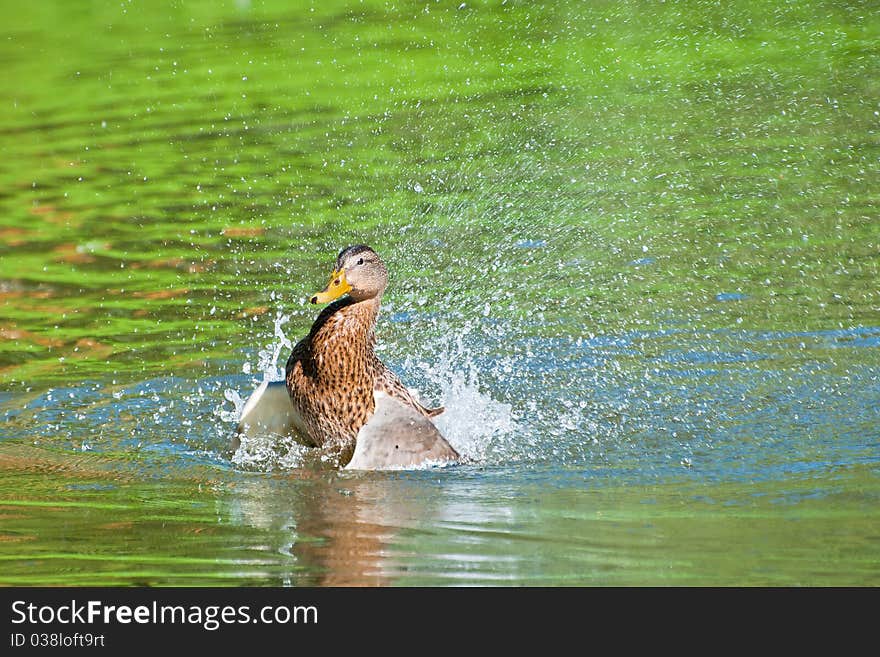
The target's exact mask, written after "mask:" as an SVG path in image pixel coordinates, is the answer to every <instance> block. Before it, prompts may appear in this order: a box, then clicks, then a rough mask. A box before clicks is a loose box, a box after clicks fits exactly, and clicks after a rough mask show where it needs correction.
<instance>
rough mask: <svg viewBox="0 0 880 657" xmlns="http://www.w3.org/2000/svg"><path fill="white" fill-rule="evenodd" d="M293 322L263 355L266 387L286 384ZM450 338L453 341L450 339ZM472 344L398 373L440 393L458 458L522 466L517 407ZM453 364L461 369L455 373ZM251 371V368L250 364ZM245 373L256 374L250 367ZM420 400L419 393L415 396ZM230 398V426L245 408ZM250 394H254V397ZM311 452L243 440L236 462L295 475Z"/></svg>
mask: <svg viewBox="0 0 880 657" xmlns="http://www.w3.org/2000/svg"><path fill="white" fill-rule="evenodd" d="M289 319H290V316H289V315H284V314H283V313H281V312H279V313H278V315H277V316H276V317H275V320H274V339H273V341H272V342H271V343H270V344H269V345H267V346H266V347H264V348H262V349H260V350H259V352H258V354H257V360H258V364H257V367H258V369H259V371H261V372H262V373H263V382H266V381H278V380H282V379H283V376H284V375H283V369H282V368H280V367H278V362H279V358H280V357H281V356H282V354H286V353H287V352H288V351H289V350H290V349H291V348H292V341H291V340H290V339H289V338H288V337H287V335H286V334H285V332H284V328H283V327H284V325H285V324H286V323H287V322H288V321H289ZM447 335H452V333H448V334H447ZM469 344H471V341H469V340H466V339H465V337H464V334H461V333H459V334H457V337H456V338H454V339H452V340H451V341H445V342H443V343H442V344H435V345H432V346H431V347H432V348H430V349H428V352H429V353H431V354H432V355H431V357H430V362H425V361H424V360H421V359H416V358H414V357H412V356H406V358H405V360H404V361H403V363H402V364H401V366H400V367H399V368H395V367H394V363H391V365H392V369H396V370H397V371H398V372H399V373H400V374H401V376H402V378H403V380H404V381H405V382H411V381H410V377H412V378H413V380H417V381H418V382H419V383H420V384H423V385H424V386H425V387H430V389H431V390H432V391H435V393H436V391H439V396H440V400H441V403H442V405H443V406H444V407H445V408H446V410H445V412H444V413H443V414H442V415H440V416H439V417H437V418H436V419H435V424H436V425H437V427H438V428H439V429H440V432H441V433H442V434H443V435H444V436H445V437H446V438H447V440H449V442H450V444H452V446H453V447H455V449H456V450H458V452H459V453H460V454H461V455H462V456H464V457H465V458H466V459H467V460H468V461H469V462H472V463H486V462H490V461H497V460H502V461H503V460H508V461H509V460H516V458H517V457H518V455H520V454H519V452H520V451H521V450H522V447H523V445H528V444H529V443H528V441H526V442H522V441H519V444H518V445H515V443H514V440H513V439H514V437H516V436H519V437H521V436H522V435H523V433H524V432H523V431H522V429H521V427H520V426H519V425H518V423H517V420H516V417H515V414H514V411H513V407H512V406H511V405H510V404H508V403H505V402H503V401H499V400H498V399H496V398H494V397H493V396H492V395H491V394H490V393H489V392H488V391H487V386H486V385H485V384H484V382H483V381H482V380H481V375H480V372H479V367H478V365H477V362H478V358H477V354H476V353H475V352H474V351H473V350H472V349H471V348H469V347H468V345H469ZM448 363H456V364H457V367H456V368H449V367H448ZM245 365H246V366H247V365H249V363H245ZM244 369H247V370H250V368H249V367H245V368H244ZM414 392H415V393H416V395H417V396H420V397H421V395H420V394H419V391H418V390H414ZM223 394H224V398H225V399H226V400H227V401H231V402H232V403H233V406H234V408H233V409H232V410H227V409H222V410H218V412H217V415H218V416H219V417H220V418H221V420H223V421H224V422H229V423H232V422H238V419H239V417H240V416H241V412H242V409H243V408H244V405H245V398H243V397H242V396H241V395H240V394H239V392H238V390H235V389H231V388H228V389H226V390H225V391H224V393H223ZM248 394H250V392H248ZM307 451H308V448H306V447H303V446H301V445H299V444H298V443H297V442H296V441H295V440H293V439H292V438H289V437H283V436H277V435H257V436H242V437H241V444H240V445H239V447H238V448H237V449H236V451H235V453H234V454H233V456H232V459H231V461H232V463H233V465H235V466H236V467H241V468H244V469H249V470H272V469H289V468H296V467H300V466H301V465H302V464H303V458H304V456H305V455H306V453H307Z"/></svg>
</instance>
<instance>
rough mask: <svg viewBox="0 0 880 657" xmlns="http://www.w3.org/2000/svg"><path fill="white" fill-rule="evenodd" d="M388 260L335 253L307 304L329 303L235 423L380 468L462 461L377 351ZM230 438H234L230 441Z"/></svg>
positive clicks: (325, 456) (336, 461) (358, 251)
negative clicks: (280, 377) (280, 374)
mask: <svg viewBox="0 0 880 657" xmlns="http://www.w3.org/2000/svg"><path fill="white" fill-rule="evenodd" d="M387 286H388V269H387V267H386V265H385V263H384V262H383V260H382V258H380V257H379V254H378V253H377V252H376V251H375V250H374V249H372V248H371V247H369V246H366V245H364V244H356V245H353V246H348V247H346V248H344V249H342V250H341V251H340V252H339V254H338V255H337V257H336V261H335V264H334V266H333V271H332V273H331V275H330V280H329V282H328V283H327V285H326V286H325V287H324V289H322V290H321V291H320V292H317V293H315V294H313V295H312V296H311V297H310V299H309V301H310V302H311V303H312V304H315V305H318V304H328V305H327V306H326V307H325V308H324V309H323V310H321V312H320V313H319V314H318V316H317V318H316V319H315V321H314V323H313V324H312V326H311V329H310V330H309V332H308V335H306V336H305V337H304V338H302V339H301V340H300V341H299V342H297V343H296V345H295V346H294V347H293V349H292V350H291V353H290V357H289V358H288V359H287V364H286V366H285V378H284V381H272V382H265V381H264V382H263V384H262V385H261V386H260V387H259V388H258V389H257V390H256V391H255V392H254V393H253V394H252V395H251V397H250V399H248V401H247V403H246V404H245V406H244V408H243V410H242V413H241V416H240V419H239V423H238V426H237V430H236V442H237V441H238V440H239V439H238V436H240V435H241V434H253V433H259V432H269V433H273V434H282V435H285V434H287V435H291V434H292V435H293V436H294V437H295V438H296V439H297V440H298V441H299V442H301V443H302V444H304V445H306V446H307V447H311V448H314V450H316V453H317V454H318V455H319V456H320V458H321V460H322V461H323V462H328V463H330V464H332V465H334V466H337V467H340V468H347V469H363V470H382V469H397V468H407V467H414V466H423V465H429V464H431V465H433V464H442V465H445V464H451V463H458V462H461V456H460V455H459V453H458V452H457V451H456V450H455V448H453V447H452V445H450V444H449V442H448V441H447V440H446V438H445V437H444V436H443V435H442V434H441V432H440V431H439V429H438V428H437V427H436V425H435V424H434V423H433V418H435V417H436V416H438V415H440V414H441V413H443V411H444V408H443V407H442V406H441V407H437V408H431V407H428V406H425V405H424V404H423V403H422V402H421V401H420V400H419V399H418V398H417V397H416V396H415V395H414V394H413V393H412V392H411V391H410V390H409V389H408V388H407V387H406V386H405V385H404V384H403V383H402V381H401V380H400V378H399V377H398V376H397V375H396V374H395V373H394V372H393V371H392V370H391V369H390V368H389V367H388V366H387V365H385V363H383V362H382V361H381V360H380V359H379V357H378V356H377V355H376V352H375V347H376V337H375V326H376V320H377V318H378V316H379V310H380V307H381V300H382V295H383V294H384V292H385V290H386V288H387ZM234 446H235V443H234Z"/></svg>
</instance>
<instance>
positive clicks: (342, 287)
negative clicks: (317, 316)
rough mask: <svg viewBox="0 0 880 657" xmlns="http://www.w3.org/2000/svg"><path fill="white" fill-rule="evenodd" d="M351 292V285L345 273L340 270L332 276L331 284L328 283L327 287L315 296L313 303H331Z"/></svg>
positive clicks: (312, 299)
mask: <svg viewBox="0 0 880 657" xmlns="http://www.w3.org/2000/svg"><path fill="white" fill-rule="evenodd" d="M349 290H351V285H349V284H348V281H347V280H345V271H344V270H341V269H340V270H337V271H334V272H333V274H332V275H331V276H330V282H329V283H327V287H325V288H324V289H323V290H321V291H320V292H318V293H317V294H316V295H314V296H313V297H312V298H311V302H312V303H329V302H331V301H333V300H334V299H338V298H339V297H341V296H342V295H343V294H345V293H346V292H348V291H349Z"/></svg>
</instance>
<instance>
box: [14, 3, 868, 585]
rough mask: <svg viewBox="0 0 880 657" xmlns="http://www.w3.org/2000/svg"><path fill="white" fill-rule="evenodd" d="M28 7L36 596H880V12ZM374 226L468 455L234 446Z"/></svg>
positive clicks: (23, 13)
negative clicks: (809, 589)
mask: <svg viewBox="0 0 880 657" xmlns="http://www.w3.org/2000/svg"><path fill="white" fill-rule="evenodd" d="M4 17H5V20H4V24H3V26H2V27H0V37H2V38H0V59H2V62H3V69H4V80H5V83H4V85H3V87H2V89H0V98H2V102H0V153H2V155H3V157H2V159H0V560H2V561H3V564H2V568H0V583H2V584H7V585H8V584H24V585H39V584H50V585H83V584H89V585H107V584H109V585H117V584H149V585H168V584H175V585H203V584H229V585H244V584H257V585H294V586H298V585H343V584H345V585H349V584H355V585H360V584H380V585H436V584H452V585H458V584H493V585H494V584H525V585H621V584H622V585H658V584H659V585H667V584H668V585H678V584H688V585H855V586H860V585H866V586H877V585H878V584H880V286H878V281H880V216H878V211H877V207H878V200H880V197H878V190H880V138H878V135H880V82H878V77H877V74H876V73H877V70H880V68H878V67H880V46H878V44H880V18H878V15H877V13H876V11H874V8H873V5H872V3H870V2H844V3H840V2H827V3H823V2H818V3H807V4H804V3H797V4H794V3H783V4H780V3H771V2H754V1H752V0H750V1H749V2H745V1H742V2H730V3H723V4H722V5H718V4H717V3H714V2H713V3H710V2H682V3H640V2H623V3H612V2H598V3H580V2H548V3H543V2H514V1H512V0H507V1H502V0H499V1H497V2H470V1H469V2H466V3H461V2H434V1H427V2H426V1H424V0H423V1H421V2H403V1H402V2H379V1H375V2H374V1H365V2H360V3H350V2H337V1H335V0H325V1H324V2H321V3H310V2H302V3H288V2H281V1H280V0H279V1H277V2H269V1H267V2H258V1H256V0H254V1H252V2H251V1H247V0H237V1H235V2H224V3H213V2H186V3H172V4H171V5H170V6H168V5H167V4H166V3H152V4H149V3H148V4H147V5H144V4H143V3H129V2H121V3H120V2H117V3H109V4H106V5H104V6H92V5H84V4H82V3H65V2H52V3H49V2H47V3H36V4H35V3H18V4H9V6H7V7H5V8H4ZM353 243H367V244H370V245H372V246H373V247H374V248H375V249H376V250H377V251H378V252H379V253H380V254H381V255H382V256H383V258H384V259H385V261H386V262H387V263H388V266H389V269H390V272H391V283H390V287H389V290H388V292H387V294H386V296H385V298H384V303H383V312H382V315H381V316H380V320H379V324H378V327H377V337H378V341H379V347H380V349H381V351H380V356H381V357H382V358H383V360H384V361H385V362H386V363H388V364H389V366H391V367H392V369H394V370H395V371H397V372H398V374H400V376H401V377H402V379H403V380H404V381H405V382H406V383H407V384H408V385H411V386H412V387H414V388H416V389H418V390H419V391H420V394H421V395H422V396H423V397H424V398H425V399H426V400H427V401H428V402H430V403H431V404H435V403H442V404H445V405H446V407H447V409H448V410H447V412H446V413H445V414H444V415H443V416H441V417H440V418H438V425H439V426H440V428H441V430H442V431H443V432H444V434H445V435H446V436H447V437H448V438H449V440H450V441H451V442H452V444H453V445H454V446H456V447H457V448H458V449H459V450H460V451H461V452H463V453H465V454H466V455H467V456H469V457H470V459H471V463H469V464H468V465H463V466H456V467H448V468H435V469H427V470H416V471H402V472H390V473H354V472H341V473H340V472H334V471H318V470H314V469H310V468H303V467H301V464H300V463H299V462H298V461H297V458H296V452H295V450H293V451H291V452H288V451H287V449H286V448H287V446H285V445H282V446H281V447H278V446H276V448H274V449H268V450H264V449H258V448H257V447H256V446H251V447H253V449H251V450H249V451H248V450H239V451H238V452H231V450H230V449H229V448H228V444H229V439H230V436H231V434H232V431H233V429H234V426H235V418H236V411H237V409H239V408H240V405H241V403H242V401H241V400H242V399H244V398H247V396H248V395H249V394H250V392H251V391H252V390H253V389H254V388H255V387H256V386H257V385H258V384H259V383H260V382H261V381H262V380H263V379H264V377H269V378H274V377H275V376H277V375H278V368H279V367H283V363H284V361H285V360H286V358H287V355H288V352H289V348H290V343H291V342H295V341H296V340H297V339H298V338H299V337H301V336H302V335H303V334H304V333H305V332H306V331H307V330H308V327H309V326H310V324H311V321H312V320H313V318H314V316H315V313H316V311H315V308H314V306H309V305H308V304H307V303H306V300H307V298H308V296H309V295H310V294H311V293H313V292H314V291H316V290H317V289H319V288H320V287H322V286H323V284H324V282H325V281H326V276H327V274H328V273H329V271H330V267H331V265H332V262H333V259H334V257H335V255H336V253H337V252H338V250H339V249H340V248H342V247H343V246H346V245H348V244H353Z"/></svg>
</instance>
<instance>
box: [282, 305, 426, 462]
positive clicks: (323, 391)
mask: <svg viewBox="0 0 880 657" xmlns="http://www.w3.org/2000/svg"><path fill="white" fill-rule="evenodd" d="M378 313H379V300H378V299H377V298H373V299H367V300H365V301H359V302H354V301H353V300H352V299H351V298H349V297H346V298H344V299H340V300H338V301H334V302H333V303H331V304H330V305H329V306H327V307H326V308H325V309H324V310H323V311H321V313H320V314H319V315H318V318H317V319H316V320H315V323H314V324H313V325H312V328H311V330H310V331H309V334H308V335H307V336H306V337H305V338H303V339H302V340H300V341H299V342H298V343H297V344H296V346H295V347H294V348H293V351H292V352H291V354H290V358H289V359H288V360H287V367H286V373H287V390H288V392H289V393H290V398H291V400H292V401H293V403H294V405H295V406H296V407H297V410H298V411H299V413H300V415H301V416H302V418H303V423H304V424H305V428H306V430H307V433H308V435H306V436H303V438H304V439H305V440H306V441H307V442H308V443H310V444H311V445H313V446H315V447H321V448H324V449H325V451H327V452H329V453H331V454H333V455H335V457H336V458H337V460H338V461H339V462H340V463H341V464H345V463H347V462H348V460H349V459H350V458H351V455H352V454H353V453H354V446H355V440H356V437H357V433H358V431H359V430H360V428H361V427H362V426H363V425H364V424H365V423H366V422H367V420H369V419H370V417H371V416H372V415H373V411H374V408H375V400H374V397H373V391H374V390H382V391H383V392H386V393H387V394H389V395H391V396H393V397H396V398H398V399H400V400H401V401H403V402H404V403H407V404H409V405H410V406H412V407H413V408H415V409H416V410H418V411H419V412H420V413H422V414H423V415H426V416H430V415H433V414H434V413H435V412H434V411H429V410H428V409H426V408H425V407H423V406H422V405H421V404H420V403H419V402H418V401H417V400H416V399H415V398H414V397H413V396H412V395H411V394H410V392H409V391H408V390H407V389H406V388H405V387H404V385H403V384H402V383H401V382H400V379H398V378H397V376H396V375H395V374H394V373H393V372H392V371H391V370H389V369H388V368H387V367H386V366H385V364H384V363H382V361H380V360H379V359H378V358H377V357H376V355H375V353H374V352H373V347H374V343H375V337H374V333H373V329H374V326H375V323H376V317H377V315H378Z"/></svg>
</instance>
